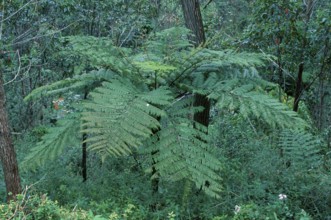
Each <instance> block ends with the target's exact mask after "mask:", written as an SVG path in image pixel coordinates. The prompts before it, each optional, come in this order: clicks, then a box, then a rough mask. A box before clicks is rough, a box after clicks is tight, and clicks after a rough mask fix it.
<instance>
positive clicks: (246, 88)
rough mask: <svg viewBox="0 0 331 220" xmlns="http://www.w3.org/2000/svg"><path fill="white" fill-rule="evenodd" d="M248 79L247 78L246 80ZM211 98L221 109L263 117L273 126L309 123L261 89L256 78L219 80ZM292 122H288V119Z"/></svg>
mask: <svg viewBox="0 0 331 220" xmlns="http://www.w3.org/2000/svg"><path fill="white" fill-rule="evenodd" d="M246 81H247V80H246ZM211 91H212V92H211V93H210V94H209V96H208V97H209V98H211V99H215V100H216V101H217V103H216V105H217V107H218V108H220V109H223V108H225V109H227V110H229V111H230V112H235V111H237V112H239V113H240V114H241V115H242V116H243V117H245V118H247V117H250V116H253V117H255V118H257V119H262V120H263V121H264V122H265V123H268V124H269V125H270V126H271V127H276V126H280V127H292V128H298V127H300V128H302V127H306V126H307V124H306V122H305V121H304V120H302V119H301V118H300V117H299V116H298V114H297V113H296V112H293V111H292V110H290V109H289V107H288V106H286V105H285V104H283V103H280V102H279V101H278V100H276V99H275V98H273V97H271V96H270V95H268V94H267V93H266V92H264V91H262V90H261V87H260V86H259V84H257V83H256V81H254V80H250V81H248V83H243V80H240V79H239V78H237V79H232V80H224V81H220V82H217V83H215V84H214V85H213V87H211ZM289 120H290V121H291V122H292V123H288V121H289Z"/></svg>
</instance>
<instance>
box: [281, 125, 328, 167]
mask: <svg viewBox="0 0 331 220" xmlns="http://www.w3.org/2000/svg"><path fill="white" fill-rule="evenodd" d="M278 146H279V147H280V148H281V149H282V150H283V152H284V153H283V154H284V157H285V159H286V160H288V161H290V162H291V166H294V167H295V168H296V169H306V170H310V169H313V168H317V167H318V166H319V165H320V164H321V162H322V157H321V154H320V153H321V141H320V139H319V138H317V137H315V136H313V135H312V134H310V133H308V132H305V131H297V130H284V131H283V132H281V134H280V137H279V142H278Z"/></svg>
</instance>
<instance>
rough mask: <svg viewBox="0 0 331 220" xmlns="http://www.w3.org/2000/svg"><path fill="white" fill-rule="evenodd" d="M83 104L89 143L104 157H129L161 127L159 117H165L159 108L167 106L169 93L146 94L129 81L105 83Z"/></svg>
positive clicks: (84, 125)
mask: <svg viewBox="0 0 331 220" xmlns="http://www.w3.org/2000/svg"><path fill="white" fill-rule="evenodd" d="M90 96H91V98H92V99H91V101H87V102H85V103H84V107H85V110H84V112H83V113H82V115H83V116H82V122H83V124H82V127H83V130H82V132H84V133H88V134H90V136H89V137H88V139H87V140H86V142H88V143H91V145H90V146H89V148H90V149H92V150H94V151H97V152H99V153H100V154H101V155H103V157H104V156H107V154H110V155H117V156H119V155H127V154H129V153H131V148H132V147H135V148H137V147H139V146H141V145H142V141H143V140H144V139H146V138H148V137H149V136H150V135H151V134H152V133H153V130H156V129H158V128H159V127H160V124H159V122H158V120H157V117H160V116H165V112H164V111H163V110H162V109H160V108H159V107H158V106H164V105H168V104H169V101H170V100H171V98H172V97H171V94H170V91H169V90H167V89H165V88H159V89H156V90H153V91H149V92H143V91H141V90H140V89H138V88H137V87H135V86H134V85H133V84H132V83H130V82H129V81H128V80H113V81H112V82H110V83H108V82H104V83H103V86H102V87H99V88H97V89H96V90H95V91H94V92H92V93H91V94H90Z"/></svg>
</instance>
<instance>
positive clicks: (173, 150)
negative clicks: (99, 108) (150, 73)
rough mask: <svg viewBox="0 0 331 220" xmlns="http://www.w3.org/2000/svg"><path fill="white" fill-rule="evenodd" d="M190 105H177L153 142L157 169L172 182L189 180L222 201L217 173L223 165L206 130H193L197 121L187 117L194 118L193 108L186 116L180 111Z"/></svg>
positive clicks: (152, 149)
mask: <svg viewBox="0 0 331 220" xmlns="http://www.w3.org/2000/svg"><path fill="white" fill-rule="evenodd" d="M190 101H192V100H190ZM187 103H188V102H187V101H186V100H184V101H183V103H182V102H181V101H178V102H176V103H174V106H173V109H171V110H170V113H169V114H170V116H169V117H168V118H166V119H164V120H162V121H161V123H162V128H161V129H160V130H159V131H158V132H157V133H156V134H154V137H153V138H152V139H151V140H149V142H148V148H149V150H150V151H151V152H156V153H155V154H154V155H153V157H155V158H154V160H155V161H156V164H155V165H154V167H155V168H156V170H157V171H158V172H159V174H160V175H161V176H163V177H167V178H169V179H170V180H172V181H178V180H183V179H188V180H190V181H192V182H193V183H194V184H195V185H196V187H197V188H199V189H200V188H201V189H202V190H203V191H205V192H206V193H207V194H209V195H211V196H213V197H218V193H219V192H220V190H221V185H220V180H221V177H220V176H219V174H218V173H217V171H218V170H220V169H221V167H222V164H221V162H220V161H219V160H218V159H217V158H215V156H214V155H213V153H212V149H211V146H210V145H209V144H208V142H209V136H208V135H207V134H206V133H205V130H206V129H203V130H198V129H197V126H193V123H194V121H193V120H192V119H189V118H188V117H187V116H188V115H189V114H192V111H191V110H190V106H191V104H190V105H187V108H186V112H185V111H181V113H179V112H178V111H177V110H178V109H182V107H183V106H185V105H186V104H187ZM171 112H174V113H175V115H176V116H175V117H174V115H172V114H171ZM180 116H182V117H180ZM195 124H196V123H195ZM198 127H203V125H200V126H198Z"/></svg>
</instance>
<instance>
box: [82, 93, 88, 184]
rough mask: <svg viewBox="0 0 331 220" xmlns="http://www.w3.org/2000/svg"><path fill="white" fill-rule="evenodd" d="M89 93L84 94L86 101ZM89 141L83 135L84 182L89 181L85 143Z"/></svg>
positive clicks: (85, 135)
mask: <svg viewBox="0 0 331 220" xmlns="http://www.w3.org/2000/svg"><path fill="white" fill-rule="evenodd" d="M87 96H88V92H85V93H84V100H86V99H87ZM86 139H87V134H86V133H84V134H83V143H82V177H83V182H85V181H86V180H87V143H86V142H85V141H86Z"/></svg>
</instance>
